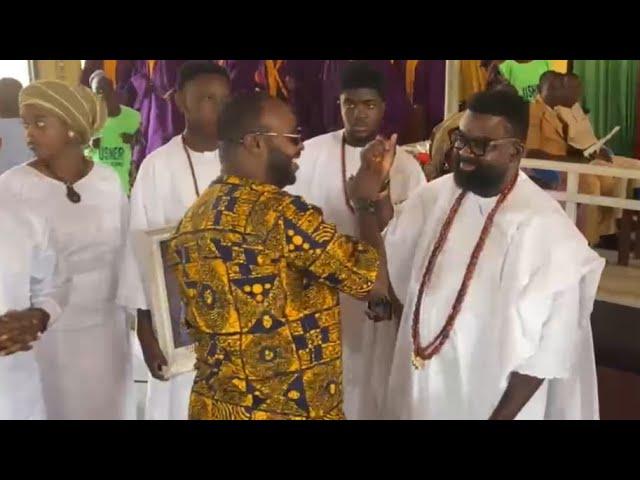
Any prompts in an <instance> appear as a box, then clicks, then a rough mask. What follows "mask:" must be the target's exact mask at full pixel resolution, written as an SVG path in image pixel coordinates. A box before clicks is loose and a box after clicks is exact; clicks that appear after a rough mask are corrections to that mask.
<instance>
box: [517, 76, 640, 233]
mask: <svg viewBox="0 0 640 480" xmlns="http://www.w3.org/2000/svg"><path fill="white" fill-rule="evenodd" d="M581 92H582V86H581V83H580V79H579V77H577V75H574V74H561V73H557V72H552V71H549V72H546V73H545V74H543V75H542V77H541V78H540V85H539V95H538V96H537V97H536V98H535V100H534V101H533V102H532V103H531V106H530V110H529V132H528V135H527V145H526V146H527V157H530V158H541V159H547V160H562V161H571V162H591V164H593V165H601V166H602V165H604V166H611V165H613V166H616V167H621V168H640V162H638V161H637V160H632V159H625V158H621V157H612V156H611V154H610V152H609V151H608V150H607V149H604V148H603V149H601V150H600V151H599V152H598V153H597V154H596V155H595V158H591V159H587V158H585V157H584V155H583V153H582V152H583V151H584V150H585V149H587V148H588V147H590V146H591V145H593V144H594V143H595V142H596V141H597V137H596V136H595V134H594V133H593V128H592V127H591V123H590V121H589V117H588V116H587V115H586V114H585V113H584V111H583V110H582V107H581V106H580V104H579V99H580V97H581ZM626 184H627V182H626V180H625V179H619V178H614V177H605V176H601V175H580V183H579V192H580V193H584V194H589V195H603V196H611V197H619V198H626V193H627V192H626ZM555 186H556V185H553V187H555ZM580 217H581V218H580V219H579V221H578V226H579V228H580V230H581V231H582V233H583V234H584V235H585V236H586V237H587V240H589V243H590V244H591V245H595V244H597V243H598V241H599V240H600V237H601V236H603V235H609V234H613V233H615V210H614V209H612V208H607V207H599V206H594V205H583V206H581V208H580Z"/></svg>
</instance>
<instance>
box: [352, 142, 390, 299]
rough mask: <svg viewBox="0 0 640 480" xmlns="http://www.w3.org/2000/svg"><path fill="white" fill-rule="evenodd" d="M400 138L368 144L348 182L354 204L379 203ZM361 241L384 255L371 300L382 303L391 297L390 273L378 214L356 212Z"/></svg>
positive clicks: (369, 297) (371, 293)
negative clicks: (356, 202) (359, 202)
mask: <svg viewBox="0 0 640 480" xmlns="http://www.w3.org/2000/svg"><path fill="white" fill-rule="evenodd" d="M397 138H398V136H397V135H395V134H394V135H392V136H391V138H390V139H389V140H385V139H383V138H381V137H379V138H377V139H376V140H374V141H372V142H370V143H369V144H367V146H366V147H365V148H364V149H363V150H362V152H361V153H360V158H361V164H360V168H359V170H358V172H357V173H356V174H355V175H354V176H353V177H352V178H351V179H350V180H349V182H348V186H347V187H348V194H349V198H351V199H353V200H354V201H358V200H362V201H371V202H375V201H376V200H377V199H378V197H379V195H380V191H381V189H382V187H383V185H384V184H385V181H386V179H387V178H388V177H389V170H390V169H391V165H392V163H393V159H394V156H395V148H396V141H397ZM356 216H357V221H358V231H359V232H360V240H362V241H364V242H365V243H368V244H369V245H371V246H372V247H373V248H375V250H376V251H377V252H378V254H379V255H380V269H379V271H378V278H377V279H376V283H375V285H374V287H373V289H372V290H371V292H370V294H369V296H368V297H367V299H368V300H370V301H374V302H377V301H380V300H381V299H383V298H386V297H387V296H388V290H389V277H388V272H387V261H386V253H385V250H384V242H383V240H382V237H381V235H380V225H379V222H378V215H377V213H376V212H366V211H359V212H357V213H356Z"/></svg>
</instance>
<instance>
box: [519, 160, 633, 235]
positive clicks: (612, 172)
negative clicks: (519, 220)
mask: <svg viewBox="0 0 640 480" xmlns="http://www.w3.org/2000/svg"><path fill="white" fill-rule="evenodd" d="M520 166H521V168H535V169H537V170H551V171H554V172H565V173H566V174H567V189H566V191H555V190H547V191H548V192H549V194H550V195H551V196H552V197H553V198H555V199H557V200H558V201H561V202H565V211H566V212H567V215H569V218H571V220H573V221H574V223H575V221H576V217H577V213H578V204H579V203H582V204H585V205H599V206H602V207H612V208H620V209H622V210H634V211H640V200H630V199H623V198H613V197H603V196H600V195H585V194H582V193H578V183H579V182H578V180H579V178H580V174H581V173H582V174H591V175H602V176H605V177H616V178H624V179H627V180H640V169H638V170H635V169H630V168H619V167H614V166H610V167H608V166H606V167H605V166H599V165H589V164H582V163H570V162H555V161H551V160H536V159H532V158H525V159H523V160H522V163H521V164H520Z"/></svg>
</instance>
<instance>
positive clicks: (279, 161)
mask: <svg viewBox="0 0 640 480" xmlns="http://www.w3.org/2000/svg"><path fill="white" fill-rule="evenodd" d="M292 164H293V159H292V158H291V157H289V156H288V155H286V154H284V153H283V152H281V151H280V150H278V149H277V148H273V149H272V150H271V152H269V157H268V158H267V168H268V171H269V176H270V177H271V181H272V182H273V184H274V185H275V186H277V187H278V188H284V187H286V186H288V185H293V184H294V183H296V173H295V171H294V170H293V165H292Z"/></svg>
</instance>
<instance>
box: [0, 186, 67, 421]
mask: <svg viewBox="0 0 640 480" xmlns="http://www.w3.org/2000/svg"><path fill="white" fill-rule="evenodd" d="M9 201H12V202H15V200H14V199H11V200H9V199H7V198H3V199H2V200H0V202H1V204H2V205H3V208H1V209H0V356H1V357H0V392H2V393H1V394H0V420H43V419H45V418H46V411H45V404H44V398H43V395H42V384H41V381H40V372H39V370H38V363H37V361H36V357H35V355H34V352H33V350H32V349H31V348H32V345H30V344H31V343H32V342H33V341H35V340H37V339H38V338H39V336H40V334H41V333H42V332H43V331H44V330H46V329H47V327H49V326H51V325H52V324H53V323H54V322H55V321H56V320H57V319H58V318H59V317H60V314H61V312H62V309H63V308H64V307H65V305H66V303H67V300H68V295H69V283H70V282H69V277H68V276H67V275H66V274H64V269H60V268H59V266H60V264H59V261H58V255H57V253H56V248H54V246H53V239H52V236H51V234H50V229H49V227H48V225H47V224H46V222H43V221H42V220H41V219H39V218H38V217H36V216H34V215H31V214H30V213H29V212H28V211H27V210H26V209H25V208H22V207H19V206H16V205H15V203H13V204H12V205H11V207H10V208H8V207H7V204H8V202H9Z"/></svg>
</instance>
